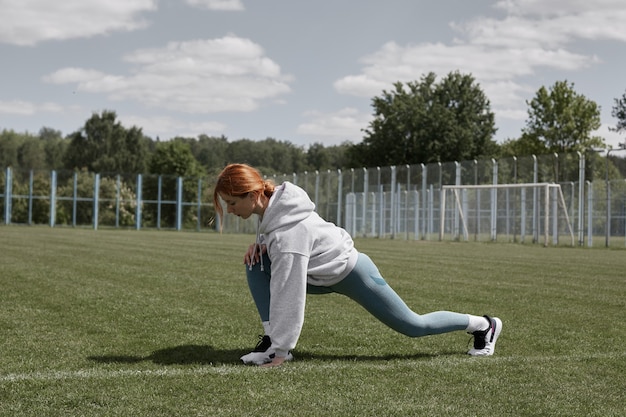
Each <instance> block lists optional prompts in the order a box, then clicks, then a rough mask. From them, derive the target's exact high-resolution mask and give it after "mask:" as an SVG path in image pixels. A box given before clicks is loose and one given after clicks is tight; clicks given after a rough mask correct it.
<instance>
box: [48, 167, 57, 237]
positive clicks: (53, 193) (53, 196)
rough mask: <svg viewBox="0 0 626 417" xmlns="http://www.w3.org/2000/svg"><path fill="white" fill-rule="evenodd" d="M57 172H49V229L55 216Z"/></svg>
mask: <svg viewBox="0 0 626 417" xmlns="http://www.w3.org/2000/svg"><path fill="white" fill-rule="evenodd" d="M56 209H57V172H56V171H54V170H53V171H52V172H50V227H54V224H55V223H56V216H57V210H56Z"/></svg>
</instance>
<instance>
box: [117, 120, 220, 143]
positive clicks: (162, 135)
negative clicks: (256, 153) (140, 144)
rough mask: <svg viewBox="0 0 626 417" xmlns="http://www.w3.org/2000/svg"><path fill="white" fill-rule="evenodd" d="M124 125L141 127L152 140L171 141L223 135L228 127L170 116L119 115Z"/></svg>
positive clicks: (217, 123) (218, 123)
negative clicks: (204, 135)
mask: <svg viewBox="0 0 626 417" xmlns="http://www.w3.org/2000/svg"><path fill="white" fill-rule="evenodd" d="M118 119H119V120H120V121H121V123H122V125H124V126H125V127H127V128H130V127H131V126H137V127H141V128H142V129H143V130H142V131H143V133H144V134H145V135H148V136H150V137H151V138H152V139H155V140H156V138H157V137H158V138H159V139H160V140H169V139H172V138H174V137H176V136H181V137H198V135H201V134H206V135H221V134H222V132H223V131H224V129H225V128H226V126H225V125H224V124H223V123H220V122H213V121H206V122H188V121H184V120H180V119H176V118H172V117H170V116H150V117H144V116H132V115H129V116H127V115H118Z"/></svg>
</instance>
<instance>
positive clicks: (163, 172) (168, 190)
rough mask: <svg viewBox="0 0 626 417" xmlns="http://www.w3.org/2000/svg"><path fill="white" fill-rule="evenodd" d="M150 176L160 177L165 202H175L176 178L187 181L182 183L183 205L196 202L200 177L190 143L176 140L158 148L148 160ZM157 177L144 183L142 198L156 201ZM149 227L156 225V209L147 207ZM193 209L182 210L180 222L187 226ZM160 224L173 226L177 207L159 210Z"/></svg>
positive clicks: (162, 144) (158, 145)
mask: <svg viewBox="0 0 626 417" xmlns="http://www.w3.org/2000/svg"><path fill="white" fill-rule="evenodd" d="M150 173H152V174H158V175H160V176H162V184H161V185H162V188H161V190H162V194H161V199H162V200H164V201H176V192H177V180H178V177H183V179H185V178H186V179H188V180H189V181H184V182H183V189H182V194H183V196H182V197H183V201H196V199H197V193H198V187H197V180H198V178H199V177H200V176H201V174H202V168H201V167H200V164H199V163H198V161H197V160H196V158H195V157H194V156H193V154H192V153H191V148H190V146H189V142H188V141H186V140H183V139H176V140H172V141H169V142H160V143H158V144H157V146H156V149H155V152H154V154H153V155H152V159H151V160H150ZM157 178H158V177H157V176H151V177H147V178H146V179H145V181H144V193H145V196H150V198H151V199H152V200H156V198H157V195H158V180H157ZM144 212H145V214H146V220H147V222H148V223H150V222H152V223H153V224H156V219H157V216H158V208H157V207H156V206H155V205H149V206H147V207H145V208H144ZM194 213H195V211H194V208H193V207H187V208H186V209H184V210H183V221H184V222H190V221H191V220H192V217H193V216H194ZM160 215H161V220H163V221H164V222H165V224H167V225H169V226H173V225H174V224H175V220H176V206H175V205H172V204H167V205H164V206H163V207H162V208H161V213H160Z"/></svg>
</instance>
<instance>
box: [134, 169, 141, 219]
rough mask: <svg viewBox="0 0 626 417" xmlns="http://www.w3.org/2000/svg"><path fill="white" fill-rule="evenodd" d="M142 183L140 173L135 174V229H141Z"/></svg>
mask: <svg viewBox="0 0 626 417" xmlns="http://www.w3.org/2000/svg"><path fill="white" fill-rule="evenodd" d="M142 183H143V180H142V177H141V174H137V193H136V194H137V196H136V201H135V203H136V204H137V206H136V207H135V230H141V201H142V197H141V189H142V187H143V185H142Z"/></svg>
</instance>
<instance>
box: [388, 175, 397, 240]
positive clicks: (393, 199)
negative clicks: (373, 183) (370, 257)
mask: <svg viewBox="0 0 626 417" xmlns="http://www.w3.org/2000/svg"><path fill="white" fill-rule="evenodd" d="M396 175H397V174H396V166H395V165H392V166H391V189H390V190H389V217H390V219H389V228H390V229H391V230H390V231H391V238H392V239H395V238H396V222H397V216H396V203H397V199H398V198H397V196H396Z"/></svg>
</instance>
